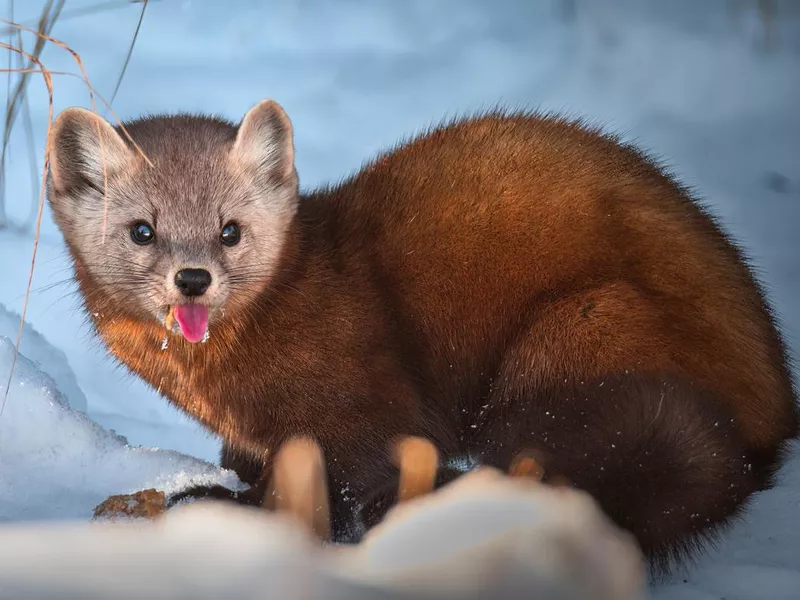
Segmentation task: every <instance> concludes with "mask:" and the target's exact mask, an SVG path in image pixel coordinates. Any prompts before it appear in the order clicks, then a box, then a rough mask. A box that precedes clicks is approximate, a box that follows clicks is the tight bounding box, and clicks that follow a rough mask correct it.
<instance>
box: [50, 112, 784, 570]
mask: <svg viewBox="0 0 800 600" xmlns="http://www.w3.org/2000/svg"><path fill="white" fill-rule="evenodd" d="M274 123H279V124H282V126H286V127H289V125H288V120H286V123H284V122H283V121H282V120H281V119H279V118H276V120H275V121H274ZM128 129H129V130H130V131H131V132H132V135H133V137H134V139H135V140H136V141H137V143H138V144H140V145H141V146H142V148H144V150H145V152H148V153H149V155H151V159H154V162H155V164H156V167H155V168H156V169H159V168H161V169H162V170H164V175H163V179H164V180H170V178H172V179H175V180H179V182H178V183H180V182H182V181H183V179H181V178H188V177H190V176H191V175H190V174H189V173H182V172H181V169H184V170H189V171H191V170H192V166H191V165H190V164H188V161H189V160H190V158H191V160H195V161H200V162H204V161H207V160H212V159H208V158H207V157H209V156H212V155H213V154H214V153H215V152H222V150H224V149H226V148H229V147H230V144H231V143H232V140H234V139H235V138H236V134H237V132H236V127H235V126H233V125H230V124H227V123H223V122H221V121H217V120H210V119H204V118H199V117H198V118H190V117H182V118H179V119H176V118H172V120H170V119H168V118H164V119H163V120H159V119H158V118H155V119H149V120H145V121H140V122H138V123H132V124H130V125H128ZM166 131H169V132H170V136H172V137H171V138H170V139H173V140H181V139H183V140H194V139H195V138H200V140H201V141H202V142H203V143H195V144H194V146H193V147H194V148H195V150H194V151H195V152H196V153H198V154H197V156H193V157H189V158H186V159H185V160H186V161H187V162H186V163H185V164H184V163H180V164H176V165H172V166H170V165H168V164H166V163H162V166H161V167H159V163H158V158H159V144H166V143H167V142H165V141H164V140H165V136H166V133H165V132H166ZM174 143H175V144H176V145H177V144H178V142H174ZM58 148H59V146H58V143H57V144H56V152H58ZM65 151H66V150H62V155H63V153H64V152H65ZM178 152H180V149H178ZM153 155H155V156H153ZM212 158H213V156H212ZM174 160H176V161H180V160H183V159H181V158H180V155H179V156H178V158H175V159H174ZM56 163H58V161H57V160H56ZM164 165H166V166H164ZM181 165H183V166H181ZM282 168H283V172H284V173H285V174H286V173H287V171H286V168H285V165H284V167H282ZM285 176H286V177H290V176H291V175H290V174H287V175H285ZM56 183H57V182H56ZM178 183H175V181H172V182H171V183H170V185H171V186H173V187H174V188H176V189H179V188H180V187H181V186H180V185H179V184H178ZM184 184H185V185H186V186H189V185H190V182H184ZM71 185H73V186H80V182H78V183H74V182H73V183H72V184H71ZM53 188H54V184H53V183H51V191H50V199H51V201H52V202H54V204H56V205H57V203H58V192H56V193H55V194H54V192H53ZM61 193H62V194H63V193H65V192H63V191H62V192H61ZM198 194H200V196H202V192H198ZM170 201H171V202H172V203H174V204H175V205H176V207H177V206H178V205H180V204H181V203H185V202H195V203H197V205H198V206H202V204H203V202H207V203H208V202H211V201H210V200H208V199H206V200H204V199H203V198H202V197H199V199H195V198H187V197H180V196H178V195H175V197H173V198H171V199H170ZM175 210H178V209H177V208H176V209H175ZM56 212H58V211H57V210H56ZM62 229H65V233H66V239H67V242H68V244H69V245H70V248H71V249H72V253H73V258H74V259H75V265H76V272H77V277H78V281H79V283H80V287H81V290H82V292H83V294H84V296H85V299H86V304H87V308H88V310H89V311H90V314H96V315H97V316H96V317H95V319H94V322H95V325H96V327H97V329H98V331H99V332H100V334H101V336H102V337H103V339H104V340H105V342H106V344H107V345H108V347H109V348H110V350H111V352H113V354H114V355H115V356H116V357H117V358H118V359H119V360H120V361H121V362H122V363H124V364H125V365H127V366H128V367H129V368H130V369H131V370H132V371H133V372H135V373H137V374H139V375H140V376H142V377H143V378H144V379H145V380H147V381H148V382H150V384H152V385H153V386H154V387H155V388H157V389H159V390H161V392H162V393H163V394H164V395H165V396H166V397H167V398H169V399H170V400H171V401H172V402H173V403H175V404H176V405H177V406H179V407H181V408H182V409H184V410H185V411H186V412H188V413H189V414H190V415H192V416H194V417H195V418H197V419H198V420H199V421H200V422H202V423H203V424H204V425H205V426H206V427H208V428H209V429H211V430H212V431H214V432H217V433H218V434H220V435H221V436H222V437H223V439H224V441H225V450H224V451H223V457H222V464H223V465H224V466H229V467H233V468H236V469H237V471H238V472H239V473H240V475H241V476H242V477H243V479H245V480H247V481H249V482H250V483H252V484H254V488H253V491H252V492H251V493H250V494H249V495H248V494H247V493H245V494H244V495H242V497H241V498H240V500H241V501H245V502H247V501H251V502H258V501H259V500H260V498H261V497H263V489H264V488H263V486H264V485H265V481H268V479H269V476H270V465H271V461H272V458H273V452H274V450H275V449H276V448H277V447H278V446H279V445H280V444H281V443H282V442H283V441H285V440H286V439H288V438H289V437H291V436H296V435H305V436H310V437H312V438H314V439H315V440H317V441H318V442H319V443H320V445H321V447H322V449H323V450H324V453H325V458H326V462H327V469H328V472H329V478H330V483H329V489H330V490H331V511H332V516H333V519H334V535H338V537H339V538H343V537H345V536H346V534H347V531H349V527H350V518H351V515H352V513H353V509H354V508H357V507H358V506H360V505H362V504H365V506H366V508H365V509H364V511H362V512H363V513H364V514H365V515H366V517H365V520H366V521H367V523H369V522H374V521H375V520H376V519H379V518H380V514H381V511H382V510H385V508H386V505H385V504H386V503H385V502H383V501H382V500H380V495H381V492H380V490H382V489H387V490H394V491H393V492H391V493H389V496H391V494H392V493H396V482H392V478H393V477H396V469H394V467H393V466H392V463H391V458H392V457H391V452H390V448H391V444H392V443H393V441H394V440H396V439H397V438H398V437H399V436H404V435H414V436H422V437H426V438H428V439H430V440H432V441H433V442H434V444H435V445H436V447H437V448H438V450H439V453H440V456H441V457H442V460H445V461H446V460H448V459H451V458H453V457H458V456H463V455H467V454H469V455H471V456H473V457H475V458H476V459H477V460H479V461H480V462H484V463H489V464H493V465H497V466H500V467H503V468H508V466H509V465H510V463H511V461H512V459H513V458H514V456H515V455H517V453H518V452H520V451H531V452H533V453H534V455H536V456H538V457H540V460H541V462H542V464H543V466H544V469H545V472H547V473H549V474H552V475H558V476H563V477H565V478H566V479H568V480H569V481H570V482H572V483H574V484H575V485H578V486H581V487H584V488H585V489H588V490H589V491H590V492H592V493H593V494H594V495H595V497H596V498H597V499H598V501H599V502H600V504H601V506H602V507H603V508H604V509H605V510H606V511H607V512H608V513H609V514H610V515H611V516H612V517H613V518H614V519H615V520H616V521H617V522H618V523H619V524H620V525H622V526H623V527H626V528H628V529H630V530H631V531H633V533H634V534H635V535H636V536H637V539H638V540H639V541H640V543H641V544H642V547H643V549H644V550H645V552H646V553H647V555H648V556H649V557H650V558H651V559H653V561H654V562H655V563H656V564H657V565H666V564H667V563H669V562H670V560H671V559H672V558H675V557H680V555H681V554H682V553H683V552H684V551H685V550H689V549H691V548H692V547H694V546H695V545H696V544H698V543H699V540H700V539H701V537H702V536H707V535H711V534H713V532H714V531H716V530H717V528H718V526H721V525H724V524H725V523H727V522H729V521H730V519H731V518H732V517H733V516H734V515H735V514H736V513H737V511H738V510H739V509H740V508H741V507H742V506H743V503H744V502H745V500H746V498H747V497H748V496H749V494H751V493H752V492H753V491H755V490H757V489H763V488H766V487H769V486H770V485H771V482H772V475H773V472H774V470H775V469H776V468H777V467H778V465H779V463H780V458H781V454H782V451H783V449H784V444H785V442H786V440H788V439H790V438H792V437H794V436H795V435H796V433H797V428H798V417H797V408H796V403H795V391H794V390H793V387H792V383H791V379H790V375H789V370H788V366H787V357H786V351H785V349H784V346H783V343H782V341H781V338H780V336H779V333H778V331H777V329H776V327H775V324H774V323H773V320H772V318H771V315H770V312H769V308H768V306H767V304H766V302H765V300H764V297H763V295H762V293H761V291H760V289H759V287H758V285H757V283H756V282H755V281H754V278H753V276H752V274H751V272H750V270H749V269H748V267H747V265H746V263H745V261H744V259H743V257H742V255H741V253H740V252H739V250H738V249H737V248H736V247H735V246H734V245H733V244H732V243H731V242H730V241H729V240H728V239H726V236H725V235H724V234H723V233H722V232H721V231H720V229H719V228H718V227H717V226H716V225H715V223H714V221H713V220H712V219H711V218H710V217H709V216H708V215H707V213H706V212H704V211H703V210H702V209H701V208H700V207H699V206H698V205H697V204H696V203H695V202H694V201H693V200H692V198H691V197H690V195H689V194H688V192H687V191H686V190H685V189H683V188H682V187H680V186H679V185H678V184H676V182H675V181H674V180H673V179H671V178H670V177H669V176H668V175H666V174H665V173H664V172H663V171H662V170H661V169H660V168H659V167H658V166H656V165H655V164H654V163H653V162H652V161H651V160H649V159H648V158H647V157H645V156H643V155H642V154H640V153H639V152H637V151H636V150H634V149H632V148H630V147H627V146H625V145H622V144H620V143H618V141H617V140H615V139H613V138H611V137H607V136H604V135H601V134H600V133H598V132H597V131H594V130H592V129H591V128H587V127H585V126H584V125H583V124H581V123H574V122H567V121H565V120H562V119H559V118H547V117H542V116H538V115H529V114H522V115H505V114H501V113H492V114H488V115H484V116H481V117H477V118H473V119H467V120H461V121H458V122H455V123H451V124H448V125H446V126H442V127H438V128H436V129H434V130H432V131H430V132H428V133H426V134H425V135H422V136H420V137H418V138H416V139H414V140H411V141H409V142H406V143H403V144H401V145H399V146H398V147H397V148H395V149H394V150H392V151H391V152H388V153H386V154H384V155H382V156H380V157H378V158H377V159H376V160H375V161H374V162H372V163H370V164H368V165H366V166H365V167H364V168H363V169H362V170H361V171H360V172H358V173H357V174H356V175H354V176H353V177H351V178H349V179H348V180H346V181H344V182H343V183H341V184H339V185H336V186H332V187H330V188H328V189H320V190H317V191H313V192H310V193H306V194H303V195H301V196H300V198H299V200H298V203H297V212H296V215H295V216H294V218H293V219H292V220H291V222H290V224H289V225H288V229H287V234H286V238H285V243H284V244H283V246H282V247H281V249H280V255H279V261H278V266H277V267H276V268H275V270H274V275H273V276H272V277H270V280H269V282H268V283H267V284H266V285H265V286H264V288H263V290H261V291H260V292H259V295H258V296H257V297H256V298H255V299H254V300H253V301H252V302H249V303H248V304H247V305H246V306H243V307H242V308H241V310H238V311H231V314H229V315H228V316H222V317H220V318H219V319H218V320H217V321H215V322H213V323H212V329H211V339H210V340H209V342H208V343H207V344H200V345H194V346H193V345H190V344H188V343H186V342H184V340H182V339H180V338H175V339H173V340H171V341H170V345H169V348H168V349H167V350H165V351H160V349H159V348H160V345H161V340H162V338H163V337H164V330H163V327H162V325H160V324H159V323H158V322H157V321H156V320H154V319H146V318H144V317H142V315H141V314H138V313H135V312H129V311H128V310H127V309H126V307H125V306H124V303H120V302H119V301H118V300H117V299H116V298H112V296H111V295H110V294H109V293H107V292H106V291H105V289H104V286H103V285H101V284H99V283H98V280H97V276H96V274H95V273H93V271H92V269H91V268H87V266H86V265H85V264H84V261H83V260H82V256H81V253H80V251H79V250H76V248H75V244H73V243H72V239H71V237H73V236H72V234H71V233H70V230H69V228H68V227H67V228H64V227H62ZM262 243H270V242H269V241H264V242H262ZM120 276H122V275H120ZM234 295H235V291H234ZM452 476H455V474H451V475H450V477H452ZM442 477H444V479H443V480H446V479H447V477H448V476H447V475H443V476H442ZM637 490H638V491H637ZM202 493H207V494H209V495H220V493H221V490H218V489H217V490H204V491H203V490H200V491H198V492H196V493H195V495H197V494H200V495H202ZM222 494H223V495H224V492H222ZM189 495H191V494H189ZM182 497H185V496H182ZM376 506H378V507H382V508H380V510H377V512H375V510H376V509H375V507H376ZM370 511H372V513H370Z"/></svg>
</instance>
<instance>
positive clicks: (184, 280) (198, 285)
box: [175, 269, 211, 296]
mask: <svg viewBox="0 0 800 600" xmlns="http://www.w3.org/2000/svg"><path fill="white" fill-rule="evenodd" d="M175 285H176V286H178V289H179V290H180V291H181V294H183V295H184V296H202V295H203V294H205V293H206V290H207V289H208V286H210V285H211V273H209V272H208V271H206V270H205V269H181V270H180V271H178V272H177V273H175Z"/></svg>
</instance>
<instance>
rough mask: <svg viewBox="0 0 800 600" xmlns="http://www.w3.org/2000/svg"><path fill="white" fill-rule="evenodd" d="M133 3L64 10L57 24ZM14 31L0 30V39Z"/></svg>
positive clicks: (122, 0) (115, 0) (113, 0)
mask: <svg viewBox="0 0 800 600" xmlns="http://www.w3.org/2000/svg"><path fill="white" fill-rule="evenodd" d="M133 1H135V0H107V1H106V2H98V3H97V4H91V5H89V6H82V7H81V8H73V9H72V10H65V11H62V12H61V16H60V17H59V19H58V20H59V22H63V21H67V20H69V19H74V18H76V17H85V16H86V15H92V14H96V13H100V12H106V11H110V10H116V9H118V8H124V7H126V6H130V5H131V4H132V3H133ZM10 20H11V21H14V17H13V16H12V17H11V19H10ZM37 22H38V20H35V21H32V22H30V24H31V25H35V24H36V23H37ZM23 24H24V23H23ZM16 31H17V27H15V26H11V27H6V28H5V29H0V37H6V36H9V35H13V34H14V33H15V32H16Z"/></svg>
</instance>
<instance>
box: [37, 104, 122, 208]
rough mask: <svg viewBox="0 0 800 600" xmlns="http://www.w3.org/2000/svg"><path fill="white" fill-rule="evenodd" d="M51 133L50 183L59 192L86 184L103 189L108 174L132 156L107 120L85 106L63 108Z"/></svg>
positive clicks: (115, 171)
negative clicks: (84, 107)
mask: <svg viewBox="0 0 800 600" xmlns="http://www.w3.org/2000/svg"><path fill="white" fill-rule="evenodd" d="M50 136H51V147H50V148H51V149H50V186H51V188H52V189H53V190H54V191H56V192H58V193H64V192H68V191H70V190H73V189H75V188H77V187H80V186H83V185H87V184H88V185H90V186H92V187H94V188H96V189H98V190H100V191H103V189H104V184H105V181H106V178H107V177H110V176H112V175H113V174H114V173H117V172H119V171H120V170H121V169H123V168H125V166H126V165H127V164H128V163H129V162H130V161H131V160H132V158H133V152H132V151H131V150H130V149H129V148H128V146H127V145H126V144H125V142H124V140H123V139H122V137H120V135H119V134H118V133H117V132H116V130H115V129H114V128H113V127H112V126H111V125H110V124H109V123H108V121H106V120H105V119H103V118H101V117H99V116H98V115H96V114H95V113H93V112H92V111H89V110H86V109H83V108H68V109H66V110H64V111H62V112H61V113H60V114H59V115H58V117H57V118H56V121H55V123H54V124H53V127H52V129H51V131H50Z"/></svg>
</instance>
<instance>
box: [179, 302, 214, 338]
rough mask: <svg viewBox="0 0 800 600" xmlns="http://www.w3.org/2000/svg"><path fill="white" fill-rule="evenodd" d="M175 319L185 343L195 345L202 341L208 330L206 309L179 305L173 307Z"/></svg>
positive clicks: (198, 306)
mask: <svg viewBox="0 0 800 600" xmlns="http://www.w3.org/2000/svg"><path fill="white" fill-rule="evenodd" d="M175 319H176V320H177V321H178V325H180V328H181V333H182V334H183V337H185V338H186V341H188V342H191V343H192V344H196V343H197V342H200V341H202V340H203V338H204V337H205V335H206V330H207V329H208V309H207V308H206V307H205V306H201V305H199V304H179V305H178V306H176V307H175Z"/></svg>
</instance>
